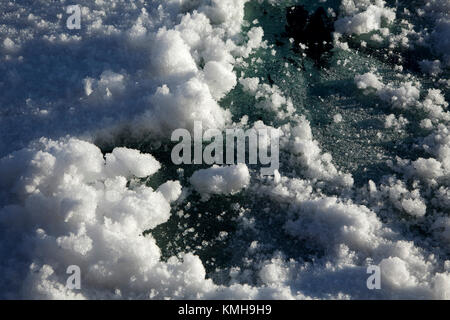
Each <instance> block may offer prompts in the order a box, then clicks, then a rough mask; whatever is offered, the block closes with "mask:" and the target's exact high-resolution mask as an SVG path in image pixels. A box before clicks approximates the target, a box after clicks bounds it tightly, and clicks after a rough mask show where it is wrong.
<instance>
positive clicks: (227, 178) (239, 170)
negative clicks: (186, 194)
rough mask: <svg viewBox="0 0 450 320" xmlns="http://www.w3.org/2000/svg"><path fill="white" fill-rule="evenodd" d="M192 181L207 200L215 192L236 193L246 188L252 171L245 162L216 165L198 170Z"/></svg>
mask: <svg viewBox="0 0 450 320" xmlns="http://www.w3.org/2000/svg"><path fill="white" fill-rule="evenodd" d="M190 182H191V184H192V186H193V187H194V189H195V190H196V191H197V192H198V193H200V195H201V196H202V199H203V200H207V199H209V197H210V196H211V195H213V194H223V195H229V194H235V193H237V192H239V191H241V190H242V189H244V188H246V187H247V186H248V185H249V182H250V173H249V170H248V168H247V166H246V165H245V164H243V163H240V164H238V165H235V166H223V167H219V166H217V165H214V166H212V167H211V168H209V169H201V170H198V171H196V172H195V173H194V174H193V175H192V177H191V179H190Z"/></svg>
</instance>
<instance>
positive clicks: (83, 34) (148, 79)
mask: <svg viewBox="0 0 450 320" xmlns="http://www.w3.org/2000/svg"><path fill="white" fill-rule="evenodd" d="M78 5H79V6H80V7H81V11H80V13H81V17H82V20H81V25H80V26H81V29H79V30H77V29H74V30H68V29H67V27H66V19H67V18H68V16H69V14H67V13H66V12H65V7H64V5H63V4H52V5H49V4H47V2H45V1H42V3H38V2H36V3H34V2H33V4H27V5H20V4H15V3H13V2H11V3H4V4H1V5H0V7H1V9H2V10H1V12H2V14H1V19H0V41H1V45H2V47H1V48H0V72H1V73H2V74H3V75H5V76H4V77H3V78H2V79H0V88H1V91H2V95H1V96H0V134H1V136H2V139H1V140H0V157H1V158H0V176H1V177H2V179H1V180H0V243H1V245H0V257H1V259H0V272H1V273H2V274H4V275H7V276H5V277H2V278H1V279H0V288H2V289H0V297H2V298H16V297H19V298H69V299H72V298H77V299H78V298H79V299H91V298H115V299H121V298H151V299H162V298H172V299H208V298H209V299H210V298H224V299H232V298H233V299H288V298H289V299H290V298H294V299H306V298H319V299H381V298H383V299H395V298H407V299H419V298H432V299H449V298H450V258H449V250H448V247H449V241H450V216H449V214H450V210H449V208H450V186H449V182H450V135H449V121H450V113H448V102H447V101H448V100H449V90H448V89H449V78H448V76H449V71H448V70H449V66H450V56H449V55H448V52H450V48H449V44H448V40H446V39H448V38H449V37H450V34H449V29H450V20H449V16H448V14H449V11H450V6H449V3H448V1H445V0H427V1H423V3H422V4H421V5H420V6H417V5H416V4H415V5H414V6H412V5H410V4H408V3H400V4H398V3H397V2H396V1H387V2H384V1H371V0H365V1H352V0H346V1H342V3H341V1H331V0H328V1H324V2H320V3H318V2H317V1H281V0H280V1H273V0H270V1H269V0H268V1H245V0H220V1H219V0H217V1H216V0H212V1H201V0H199V1H178V0H177V1H175V0H173V1H152V2H151V3H139V4H138V3H134V4H125V3H122V2H120V1H117V2H116V1H108V2H106V1H105V2H102V1H97V2H95V4H93V3H92V2H91V1H81V0H80V1H78ZM293 5H304V6H305V10H307V11H308V12H309V13H310V14H312V13H313V12H314V11H315V10H316V9H317V8H318V6H319V5H320V6H323V7H324V8H325V11H326V13H327V14H328V16H329V17H330V18H332V19H333V20H335V22H334V28H335V33H334V34H333V49H332V51H331V53H330V54H329V56H328V58H324V60H323V61H321V62H320V63H317V62H316V63H315V62H314V61H313V60H312V59H310V57H308V56H307V55H306V54H305V55H303V53H304V52H308V49H307V48H305V47H304V45H303V44H301V45H299V48H298V50H293V48H294V47H295V46H297V44H296V40H290V39H289V36H288V35H287V33H286V30H285V25H286V8H288V7H290V6H293ZM196 121H200V122H201V123H202V124H203V127H204V128H205V129H218V130H220V131H223V130H225V129H227V128H228V129H229V128H242V129H245V130H247V129H259V130H261V129H267V130H268V129H272V130H276V132H277V133H278V135H279V143H280V168H279V170H277V171H276V172H275V174H274V175H273V176H268V177H262V176H261V175H260V167H259V166H258V165H251V164H240V165H238V166H232V167H211V166H210V165H206V164H202V165H194V164H192V165H175V164H174V163H173V161H172V159H171V150H172V148H173V147H174V145H175V144H174V143H172V142H170V137H171V134H172V132H173V131H174V130H176V129H179V128H184V129H187V130H190V131H194V130H195V129H194V128H195V122H196ZM73 265H75V266H78V267H79V269H80V272H81V274H82V282H81V288H80V289H79V290H71V289H70V288H68V287H67V286H66V281H67V276H68V275H67V273H66V270H67V267H68V266H73ZM369 266H376V267H379V270H380V273H381V274H380V277H381V288H380V289H375V290H370V288H368V286H367V279H368V277H369V276H370V275H369V274H368V273H367V270H368V267H369ZM372 289H373V288H372Z"/></svg>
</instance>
